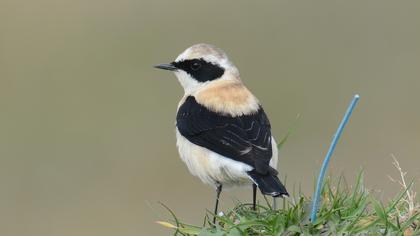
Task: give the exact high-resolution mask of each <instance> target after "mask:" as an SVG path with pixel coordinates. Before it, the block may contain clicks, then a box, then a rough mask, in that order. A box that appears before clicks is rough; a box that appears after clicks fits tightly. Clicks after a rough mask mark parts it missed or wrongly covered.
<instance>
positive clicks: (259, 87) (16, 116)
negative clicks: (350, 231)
mask: <svg viewBox="0 0 420 236" xmlns="http://www.w3.org/2000/svg"><path fill="white" fill-rule="evenodd" d="M419 12H420V2H419V1H379V0H378V1H206V2H204V1H156V0H153V1H144V0H121V1H111V0H103V1H98V0H73V1H70V0H38V1H29V0H0V111H1V114H0V235H4V236H6V235H7V236H18V235H19V236H23V235H31V236H38V235H39V236H49V235H51V236H53V235H54V236H55V235H61V236H67V235H69V236H70V235H80V236H82V235H89V236H90V235H101V236H107V235H110V236H111V235H112V236H114V235H120V236H122V235H133V236H134V235H169V234H170V231H168V230H166V229H163V228H162V227H161V226H158V225H156V224H155V223H154V221H155V220H162V219H166V217H168V214H167V212H165V211H164V210H163V209H162V207H160V206H159V205H158V204H157V202H158V201H162V202H164V203H165V204H167V205H168V206H170V208H172V209H173V210H174V211H175V212H176V213H177V214H178V216H179V217H181V218H182V219H184V220H185V221H187V222H190V223H195V224H200V223H201V222H202V217H203V215H204V213H205V209H206V208H207V209H212V207H213V202H214V190H213V189H211V188H210V187H208V186H205V185H203V184H201V182H200V181H199V180H198V179H197V178H195V177H192V176H190V175H189V173H188V171H187V169H186V167H185V166H184V164H183V163H182V162H181V160H180V158H179V157H178V154H177V151H176V147H175V134H174V129H175V127H174V119H175V111H176V106H177V103H178V100H179V99H180V97H181V96H182V94H183V91H182V89H181V87H180V85H179V84H178V82H177V80H176V79H175V76H174V75H172V74H170V73H165V72H163V71H158V70H154V69H153V68H152V65H153V64H156V63H162V62H170V61H171V60H173V59H174V58H175V57H176V56H177V55H178V54H179V53H180V52H182V51H183V50H184V49H185V48H187V47H189V46H191V45H192V44H195V43H199V42H206V43H212V44H215V45H217V46H219V47H221V48H222V49H224V50H225V51H226V52H227V53H228V54H229V55H230V58H231V59H232V60H233V61H234V63H235V64H236V65H237V67H238V68H239V69H240V71H241V75H242V79H243V80H244V81H245V83H246V84H247V86H248V87H249V88H250V89H251V90H252V91H253V92H254V93H255V94H256V95H257V97H258V98H259V99H260V100H261V101H262V103H263V105H264V108H265V110H266V112H267V113H268V115H269V117H270V119H271V122H272V126H273V133H274V135H275V136H276V137H277V139H278V140H280V139H281V138H282V137H283V136H284V135H285V133H286V132H287V130H288V129H289V128H290V127H292V126H293V125H294V123H296V121H295V120H296V116H297V115H298V114H300V117H301V118H300V119H299V120H298V121H297V125H296V127H297V128H296V129H295V131H294V133H293V134H292V136H291V137H290V139H289V140H288V142H287V143H286V144H285V146H284V149H283V150H281V153H280V155H281V157H280V170H281V172H282V175H287V184H288V188H289V190H290V191H291V192H293V189H295V190H296V191H297V189H298V188H299V186H301V188H302V190H303V192H304V193H306V194H308V195H309V194H311V192H312V190H313V183H314V180H315V178H316V176H317V172H318V169H319V166H320V163H321V161H322V158H323V156H324V154H325V152H326V151H327V148H328V145H329V142H330V140H331V137H332V135H333V133H334V131H335V129H336V127H337V125H338V122H339V120H340V119H341V116H342V114H343V113H344V111H345V109H346V106H347V104H348V102H349V101H350V99H351V97H352V95H353V94H354V93H360V95H361V101H360V104H359V106H358V107H357V109H356V111H355V113H354V115H353V117H352V119H351V121H350V124H349V126H348V127H347V129H346V130H345V133H344V135H343V138H342V139H341V141H340V143H339V145H338V148H337V150H336V153H335V155H334V157H333V160H332V163H331V168H330V173H333V174H335V175H339V174H341V173H343V174H344V175H345V176H346V177H347V178H349V179H351V180H353V179H354V177H355V175H356V173H357V172H358V171H359V170H360V169H361V168H363V169H364V170H365V175H366V181H365V182H366V185H367V186H368V187H370V188H372V189H376V190H379V194H382V195H383V198H384V200H387V199H388V198H389V197H390V196H392V195H393V194H395V193H396V192H397V191H398V190H399V186H398V185H397V184H395V183H392V182H391V181H389V180H388V178H387V175H393V176H397V175H398V174H397V172H396V171H395V170H394V168H393V167H392V164H391V161H392V160H391V154H392V153H393V154H395V155H396V156H397V158H398V159H399V160H400V162H401V165H402V167H403V168H405V170H406V171H408V172H409V175H408V177H409V178H418V177H419V172H420V122H419V121H420V107H419V102H420V93H419V90H420V14H419ZM350 182H351V181H350ZM417 189H418V188H417ZM236 198H238V199H240V200H243V201H250V200H251V191H250V189H246V188H242V189H235V190H232V191H226V192H224V193H223V195H222V205H221V207H222V209H225V208H228V207H231V206H232V205H233V199H236Z"/></svg>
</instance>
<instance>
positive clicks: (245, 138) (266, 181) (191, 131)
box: [154, 43, 289, 223]
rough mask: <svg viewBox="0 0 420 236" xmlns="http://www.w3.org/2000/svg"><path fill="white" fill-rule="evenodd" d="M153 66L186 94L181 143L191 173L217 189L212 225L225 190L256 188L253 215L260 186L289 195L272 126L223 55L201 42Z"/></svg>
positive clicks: (182, 104)
mask: <svg viewBox="0 0 420 236" xmlns="http://www.w3.org/2000/svg"><path fill="white" fill-rule="evenodd" d="M154 67H155V68H158V69H163V70H167V71H172V72H174V73H175V75H176V77H177V78H178V81H179V82H180V84H181V86H182V87H183V89H184V96H183V97H182V99H181V100H180V102H179V104H178V109H177V114H176V144H177V147H178V152H179V155H180V157H181V159H182V160H183V161H184V162H185V164H186V165H187V167H188V169H189V171H190V173H191V174H192V175H194V176H197V177H198V178H199V179H201V181H202V182H204V183H206V184H209V185H210V186H212V187H214V188H215V189H216V203H215V207H214V218H213V223H215V222H216V217H215V216H216V215H217V212H218V205H219V198H220V194H221V192H222V187H223V186H226V187H232V186H240V185H250V184H252V189H253V209H254V210H256V194H257V187H258V188H259V189H260V191H261V193H262V194H264V195H269V196H272V197H285V196H288V195H289V194H288V192H287V190H286V188H285V186H284V185H283V184H282V182H281V181H280V180H279V178H278V177H277V175H278V171H277V162H278V150H277V144H276V141H275V139H274V137H273V136H272V134H271V125H270V121H269V120H268V117H267V115H266V113H265V112H264V110H263V108H262V106H261V104H260V102H259V100H258V99H257V98H256V97H255V96H254V95H253V94H252V93H251V92H250V90H249V89H248V88H247V87H246V86H245V85H244V83H243V81H242V80H241V78H240V75H239V70H238V69H237V68H236V66H235V65H234V64H233V63H232V62H231V61H230V60H229V58H228V56H227V54H226V53H225V52H224V51H222V50H221V49H220V48H218V47H216V46H214V45H211V44H206V43H199V44H195V45H193V46H191V47H189V48H187V49H186V50H185V51H183V52H182V53H181V54H180V55H179V56H178V57H177V58H176V59H175V60H174V61H173V62H171V63H166V64H158V65H155V66H154ZM260 79H263V77H262V78H260Z"/></svg>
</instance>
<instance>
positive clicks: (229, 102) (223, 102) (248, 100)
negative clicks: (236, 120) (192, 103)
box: [194, 80, 259, 116]
mask: <svg viewBox="0 0 420 236" xmlns="http://www.w3.org/2000/svg"><path fill="white" fill-rule="evenodd" d="M194 97H195V98H196V100H197V102H198V103H200V104H201V105H203V106H205V107H206V108H208V109H209V110H211V111H215V112H218V113H222V114H228V115H232V116H241V115H247V114H251V113H254V112H256V111H258V109H259V103H258V100H257V99H256V98H255V96H254V95H252V94H251V92H250V91H249V90H248V89H247V88H246V87H245V86H244V85H243V84H242V83H241V82H239V81H229V80H220V81H214V82H212V83H210V84H209V85H207V86H206V87H204V88H203V89H200V90H199V91H197V92H196V93H195V94H194Z"/></svg>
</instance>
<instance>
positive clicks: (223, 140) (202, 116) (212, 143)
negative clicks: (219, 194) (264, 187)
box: [176, 96, 277, 174]
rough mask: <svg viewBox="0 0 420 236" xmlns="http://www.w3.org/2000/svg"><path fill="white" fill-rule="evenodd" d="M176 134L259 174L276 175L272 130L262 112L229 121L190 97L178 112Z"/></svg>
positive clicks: (229, 118)
mask: <svg viewBox="0 0 420 236" xmlns="http://www.w3.org/2000/svg"><path fill="white" fill-rule="evenodd" d="M176 125H177V128H178V131H179V132H180V133H181V135H182V136H184V137H185V138H186V139H187V140H189V141H190V142H192V143H194V144H196V145H199V146H201V147H205V148H207V149H209V150H211V151H213V152H216V153H218V154H220V155H222V156H225V157H227V158H231V159H233V160H236V161H240V162H243V163H246V164H248V165H250V166H252V167H254V168H255V170H256V171H257V172H258V173H260V174H266V173H267V172H270V173H273V174H276V173H277V172H276V171H275V170H274V169H273V168H271V167H270V166H269V163H270V159H271V157H272V147H271V127H270V122H269V121H268V118H267V116H266V114H265V113H264V110H263V109H262V108H261V107H260V109H259V110H258V111H257V112H255V113H254V114H249V115H242V116H236V117H232V116H229V115H225V114H220V113H217V112H213V111H210V110H209V109H207V108H206V107H204V106H202V105H201V104H199V103H197V101H196V100H195V98H194V97H192V96H189V97H187V99H186V100H185V102H184V103H183V104H182V105H181V107H180V108H179V109H178V114H177V118H176Z"/></svg>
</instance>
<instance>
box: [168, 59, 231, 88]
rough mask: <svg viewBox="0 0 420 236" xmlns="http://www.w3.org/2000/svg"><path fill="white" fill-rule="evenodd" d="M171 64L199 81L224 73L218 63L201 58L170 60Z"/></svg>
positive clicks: (212, 78) (220, 75)
mask: <svg viewBox="0 0 420 236" xmlns="http://www.w3.org/2000/svg"><path fill="white" fill-rule="evenodd" d="M171 64H172V65H173V66H175V67H176V68H178V69H180V70H183V71H185V72H187V73H188V74H190V75H191V77H193V78H194V79H195V80H197V81H199V82H206V81H212V80H215V79H218V78H220V77H222V75H223V74H224V73H225V69H223V68H222V67H220V66H219V65H217V64H213V63H211V62H207V61H205V60H204V59H202V58H200V59H192V60H184V61H179V62H172V63H171Z"/></svg>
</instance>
